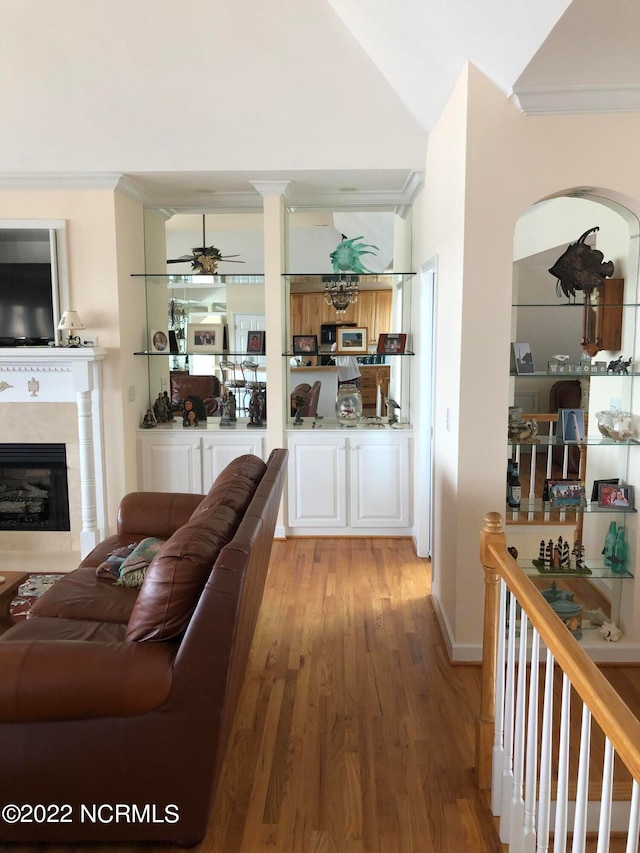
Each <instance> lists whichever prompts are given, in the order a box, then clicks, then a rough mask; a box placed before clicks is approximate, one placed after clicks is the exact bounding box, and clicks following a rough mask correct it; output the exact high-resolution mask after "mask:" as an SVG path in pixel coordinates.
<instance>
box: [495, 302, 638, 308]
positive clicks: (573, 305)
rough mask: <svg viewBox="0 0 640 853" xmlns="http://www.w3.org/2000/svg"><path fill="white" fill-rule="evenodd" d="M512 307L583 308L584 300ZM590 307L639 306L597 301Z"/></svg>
mask: <svg viewBox="0 0 640 853" xmlns="http://www.w3.org/2000/svg"><path fill="white" fill-rule="evenodd" d="M511 307H512V308H584V302H514V303H512V305H511ZM591 307H592V308H603V307H604V308H640V303H638V302H597V303H594V304H593V305H591Z"/></svg>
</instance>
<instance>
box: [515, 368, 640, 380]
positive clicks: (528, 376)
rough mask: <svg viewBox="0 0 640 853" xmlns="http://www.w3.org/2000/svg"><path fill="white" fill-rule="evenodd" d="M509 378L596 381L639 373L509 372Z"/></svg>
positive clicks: (631, 376) (622, 377)
mask: <svg viewBox="0 0 640 853" xmlns="http://www.w3.org/2000/svg"><path fill="white" fill-rule="evenodd" d="M509 376H513V377H514V378H516V379H548V378H549V377H550V376H553V377H554V378H555V377H559V378H561V379H584V378H591V377H592V376H596V377H597V378H598V379H632V378H633V377H634V376H640V372H638V371H632V372H630V373H599V372H598V371H597V370H589V371H585V370H581V371H576V370H572V371H571V373H569V372H567V371H566V370H564V371H563V372H562V373H561V372H560V371H559V370H557V371H555V373H549V372H548V371H546V370H536V371H535V372H533V373H515V372H514V371H511V372H510V373H509Z"/></svg>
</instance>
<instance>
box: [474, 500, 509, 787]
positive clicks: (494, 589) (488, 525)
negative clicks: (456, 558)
mask: <svg viewBox="0 0 640 853" xmlns="http://www.w3.org/2000/svg"><path fill="white" fill-rule="evenodd" d="M506 544H507V538H506V536H505V533H504V528H503V526H502V517H501V515H500V513H498V512H488V513H487V514H486V515H485V517H484V526H483V528H482V532H481V533H480V562H481V563H482V567H483V569H484V583H485V588H484V624H483V633H482V692H481V700H480V715H479V716H478V722H477V728H476V776H477V781H478V787H479V788H480V789H481V790H489V789H490V788H491V763H492V752H493V741H494V729H495V718H496V655H497V649H498V609H499V603H500V585H499V580H500V575H499V574H498V571H497V569H496V568H495V561H494V560H493V558H492V557H491V556H490V553H489V546H490V545H497V546H502V547H503V548H506Z"/></svg>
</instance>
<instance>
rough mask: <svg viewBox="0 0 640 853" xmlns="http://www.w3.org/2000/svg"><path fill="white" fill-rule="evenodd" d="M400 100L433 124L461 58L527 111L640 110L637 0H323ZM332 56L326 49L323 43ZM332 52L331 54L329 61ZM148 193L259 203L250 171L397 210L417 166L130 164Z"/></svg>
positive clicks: (337, 204)
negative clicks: (144, 168)
mask: <svg viewBox="0 0 640 853" xmlns="http://www.w3.org/2000/svg"><path fill="white" fill-rule="evenodd" d="M327 3H328V4H329V5H330V6H331V7H332V8H333V9H334V10H335V12H336V13H337V15H338V16H339V17H340V19H341V20H342V21H343V22H344V24H345V25H346V27H347V28H348V30H349V31H350V33H351V35H352V36H353V37H354V38H355V40H356V41H357V42H358V43H359V45H360V46H361V48H362V49H363V50H364V51H365V53H366V54H367V55H368V57H369V58H370V59H371V61H372V62H373V63H374V64H375V66H376V67H377V68H378V70H379V71H380V72H381V74H382V75H383V76H384V77H385V78H386V80H387V81H388V83H389V84H390V85H391V87H392V88H393V90H394V91H395V93H396V95H397V96H398V98H399V99H400V100H401V101H402V103H403V104H404V105H405V107H406V108H407V110H409V111H410V113H411V114H412V115H413V116H414V117H415V118H416V119H417V120H418V122H419V123H420V125H421V126H422V127H423V128H424V129H425V131H427V132H429V131H430V130H431V129H432V128H433V127H434V125H435V123H436V122H437V120H438V117H439V115H440V113H441V111H442V109H443V107H444V106H445V104H446V102H447V99H448V98H449V95H450V93H451V91H452V89H453V87H454V85H455V82H456V80H457V78H458V76H459V74H460V72H461V71H462V69H463V67H464V64H465V62H467V61H470V62H472V63H474V64H475V65H476V66H477V67H478V68H479V69H480V70H481V71H482V72H483V73H485V74H486V75H487V76H488V77H489V78H490V79H491V80H492V81H493V82H494V83H495V84H496V85H497V86H498V87H499V88H500V89H502V90H503V91H504V93H505V97H508V98H512V99H513V102H514V104H515V105H516V106H517V107H518V108H519V109H522V110H523V111H524V112H526V113H528V114H540V113H572V112H610V111H630V110H632V111H636V110H638V109H640V50H639V49H638V44H640V3H639V2H638V0H609V2H608V3H606V5H605V4H603V3H602V0H573V2H569V0H538V2H537V3H536V4H532V3H528V2H524V0H484V2H481V3H479V2H477V0H446V2H443V0H396V2H395V3H393V4H392V3H386V2H383V0H327ZM328 56H330V53H329V54H328ZM329 61H333V60H329ZM127 178H128V179H129V181H130V182H131V185H132V186H134V187H135V189H136V190H137V191H138V192H139V194H140V196H141V197H142V198H143V199H144V201H145V204H147V205H148V206H153V207H160V208H166V209H168V210H170V211H177V210H179V211H182V212H189V211H194V212H195V211H203V210H206V211H215V210H243V211H246V210H254V209H259V208H260V207H261V197H260V194H259V193H258V192H257V191H256V189H255V188H254V186H253V185H252V183H251V182H252V181H265V180H266V181H288V182H289V184H288V187H287V193H286V196H285V198H286V199H287V203H288V204H289V206H290V207H292V208H296V207H301V208H314V207H317V208H324V209H333V210H349V209H369V210H396V211H397V212H399V213H401V214H402V213H403V212H404V211H405V210H406V209H407V207H408V206H409V205H410V204H411V203H412V201H413V199H414V198H415V196H416V195H417V193H418V192H419V190H420V188H421V186H422V174H421V173H420V172H419V171H416V170H415V169H390V170H383V169H376V170H368V171H363V170H358V169H350V170H342V171H323V172H313V171H306V172H301V171H299V172H295V171H294V172H287V171H283V170H281V171H270V172H258V173H256V172H242V171H235V172H181V173H171V174H169V173H129V174H128V175H127Z"/></svg>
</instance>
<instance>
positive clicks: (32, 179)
mask: <svg viewBox="0 0 640 853" xmlns="http://www.w3.org/2000/svg"><path fill="white" fill-rule="evenodd" d="M121 180H122V173H121V172H0V189H3V190H10V189H17V190H51V189H64V190H94V189H99V190H115V189H116V187H117V186H118V184H119V183H120V181H121Z"/></svg>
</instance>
